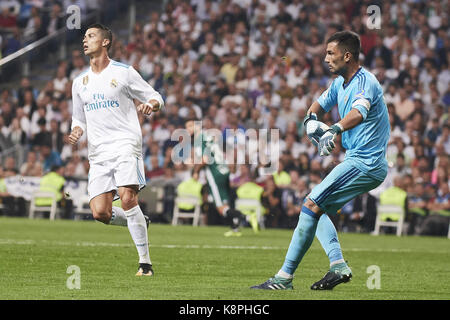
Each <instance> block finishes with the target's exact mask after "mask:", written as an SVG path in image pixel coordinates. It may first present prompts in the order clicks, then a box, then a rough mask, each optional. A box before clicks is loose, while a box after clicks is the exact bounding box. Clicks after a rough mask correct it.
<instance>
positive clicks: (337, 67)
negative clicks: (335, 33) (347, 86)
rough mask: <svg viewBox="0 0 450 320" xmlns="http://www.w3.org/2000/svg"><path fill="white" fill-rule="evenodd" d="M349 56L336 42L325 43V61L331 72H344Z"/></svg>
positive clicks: (339, 73) (340, 73) (338, 73)
mask: <svg viewBox="0 0 450 320" xmlns="http://www.w3.org/2000/svg"><path fill="white" fill-rule="evenodd" d="M348 61H349V57H348V56H347V54H346V53H344V52H343V51H342V50H341V49H340V48H339V45H338V43H337V42H329V43H328V44H327V52H326V56H325V62H326V63H327V64H328V69H329V70H330V72H331V73H333V74H337V75H342V74H345V70H346V69H347V63H348Z"/></svg>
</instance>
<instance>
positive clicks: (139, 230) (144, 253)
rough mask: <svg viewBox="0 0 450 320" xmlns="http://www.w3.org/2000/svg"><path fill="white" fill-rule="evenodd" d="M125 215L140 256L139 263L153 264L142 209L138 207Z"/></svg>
mask: <svg viewBox="0 0 450 320" xmlns="http://www.w3.org/2000/svg"><path fill="white" fill-rule="evenodd" d="M125 215H126V217H127V220H128V230H130V234H131V238H133V241H134V244H135V245H136V249H137V251H138V254H139V263H149V264H151V261H150V253H149V250H148V236H147V224H146V223H145V218H144V214H143V213H142V211H141V208H140V207H139V205H137V206H136V207H134V208H131V209H130V210H127V211H125Z"/></svg>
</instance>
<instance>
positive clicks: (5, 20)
mask: <svg viewBox="0 0 450 320" xmlns="http://www.w3.org/2000/svg"><path fill="white" fill-rule="evenodd" d="M120 2H125V1H123V0H89V1H88V0H2V1H1V2H0V59H1V58H2V57H6V56H8V55H10V54H11V53H14V52H15V51H17V50H19V49H20V48H22V47H25V46H26V45H28V44H30V43H32V42H34V41H36V40H38V39H41V38H43V37H45V36H48V35H53V34H55V33H56V32H57V31H58V30H60V29H61V28H64V27H65V26H66V20H67V19H68V18H69V17H70V16H71V15H72V14H73V13H74V12H75V11H74V10H73V9H72V8H73V7H72V8H70V7H71V6H77V8H79V13H80V17H79V18H80V21H83V20H84V19H85V17H86V16H87V15H88V14H89V13H92V12H94V11H95V12H99V15H100V14H101V15H102V16H103V19H105V20H110V19H111V18H112V17H114V14H115V13H114V10H118V9H117V6H119V3H120ZM101 8H103V10H101V12H100V9H101ZM76 12H78V11H76ZM50 45H53V46H54V47H56V45H55V44H53V43H51V44H50ZM52 49H54V48H52Z"/></svg>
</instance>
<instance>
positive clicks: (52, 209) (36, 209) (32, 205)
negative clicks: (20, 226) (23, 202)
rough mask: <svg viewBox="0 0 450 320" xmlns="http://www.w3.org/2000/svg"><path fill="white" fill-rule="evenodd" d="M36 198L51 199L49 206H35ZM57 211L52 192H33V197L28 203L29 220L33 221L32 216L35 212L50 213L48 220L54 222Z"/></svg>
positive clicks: (54, 196)
mask: <svg viewBox="0 0 450 320" xmlns="http://www.w3.org/2000/svg"><path fill="white" fill-rule="evenodd" d="M38 198H45V199H51V204H50V205H49V206H48V205H47V206H38V205H36V199H38ZM57 210H58V207H57V204H56V195H55V193H54V192H48V191H40V190H36V191H34V192H33V195H32V197H31V203H30V211H29V216H28V217H29V218H30V219H33V218H34V214H35V213H36V212H50V216H49V218H50V220H55V216H56V212H57Z"/></svg>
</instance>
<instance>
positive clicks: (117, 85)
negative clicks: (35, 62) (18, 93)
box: [69, 24, 164, 276]
mask: <svg viewBox="0 0 450 320" xmlns="http://www.w3.org/2000/svg"><path fill="white" fill-rule="evenodd" d="M111 44H112V33H111V31H110V30H109V29H108V28H107V27H105V26H103V25H101V24H94V25H92V26H90V27H88V29H87V30H86V33H85V35H84V38H83V50H84V54H85V55H87V56H89V58H90V68H89V69H88V70H87V71H85V72H84V73H82V74H80V75H79V76H78V77H77V78H75V79H74V81H73V84H72V99H73V114H72V126H71V128H72V132H71V134H70V136H69V142H70V143H71V144H73V145H74V144H76V143H77V141H78V140H79V139H80V137H81V136H82V135H83V133H84V132H86V134H87V141H88V154H89V156H88V157H89V164H90V170H89V176H88V177H89V183H88V193H89V205H90V207H91V210H92V214H93V217H94V219H96V220H98V221H101V222H103V223H105V224H111V225H122V226H128V229H129V231H130V234H131V237H132V238H133V241H134V243H135V245H136V248H137V251H138V254H139V268H138V272H137V273H136V275H137V276H151V275H153V268H152V263H151V261H150V254H149V248H148V235H147V221H146V218H145V216H144V214H143V213H142V211H141V209H140V207H139V205H138V192H139V190H140V189H142V188H143V187H144V186H145V184H146V182H145V174H144V162H143V158H142V131H141V127H140V124H139V120H138V115H137V112H142V113H143V114H145V115H150V114H151V113H152V112H157V111H159V110H160V109H161V108H162V107H163V105H164V101H163V99H162V97H161V95H160V94H159V93H158V92H156V91H155V90H154V89H153V88H152V87H151V86H150V85H149V84H148V83H147V82H145V81H144V80H143V79H142V77H141V76H140V75H139V73H138V72H137V71H136V70H135V69H134V68H133V67H132V66H128V65H125V64H122V63H120V62H117V61H114V60H111V59H110V58H109V57H108V49H109V48H110V47H111ZM133 99H134V100H136V101H139V103H140V104H139V105H138V106H137V107H136V106H135V104H134V102H133ZM119 197H120V199H121V202H122V208H119V207H113V206H112V202H113V201H114V200H116V199H118V198H119Z"/></svg>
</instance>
